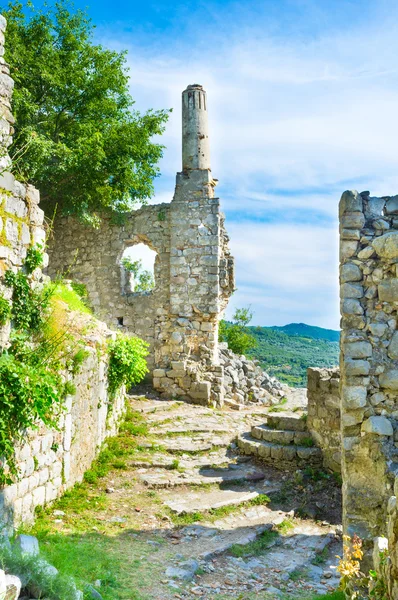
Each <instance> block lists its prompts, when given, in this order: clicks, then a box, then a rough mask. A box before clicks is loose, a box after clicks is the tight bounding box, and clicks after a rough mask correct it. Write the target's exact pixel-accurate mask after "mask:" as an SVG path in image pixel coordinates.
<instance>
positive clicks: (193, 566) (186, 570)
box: [165, 559, 199, 581]
mask: <svg viewBox="0 0 398 600" xmlns="http://www.w3.org/2000/svg"><path fill="white" fill-rule="evenodd" d="M198 568H199V563H198V562H197V561H196V560H193V559H192V560H189V561H187V562H185V563H182V564H181V566H180V567H172V566H171V567H167V569H166V571H165V574H166V577H170V578H171V579H179V580H181V581H191V580H192V579H193V578H194V575H195V573H196V571H197V570H198Z"/></svg>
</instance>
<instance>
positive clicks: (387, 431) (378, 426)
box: [361, 416, 394, 436]
mask: <svg viewBox="0 0 398 600" xmlns="http://www.w3.org/2000/svg"><path fill="white" fill-rule="evenodd" d="M361 431H363V432H365V433H374V434H375V435H388V436H390V435H393V434H394V430H393V428H392V425H391V422H390V421H389V420H388V419H387V418H386V417H381V416H373V417H369V419H366V421H364V422H363V423H362V426H361Z"/></svg>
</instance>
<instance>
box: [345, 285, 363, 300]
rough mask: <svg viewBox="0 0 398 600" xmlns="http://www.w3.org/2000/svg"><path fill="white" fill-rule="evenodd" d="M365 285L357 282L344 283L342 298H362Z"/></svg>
mask: <svg viewBox="0 0 398 600" xmlns="http://www.w3.org/2000/svg"><path fill="white" fill-rule="evenodd" d="M362 296H363V287H362V286H361V285H359V284H356V283H343V284H342V285H341V287H340V297H341V298H362Z"/></svg>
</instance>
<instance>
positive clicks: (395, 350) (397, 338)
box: [387, 331, 398, 359]
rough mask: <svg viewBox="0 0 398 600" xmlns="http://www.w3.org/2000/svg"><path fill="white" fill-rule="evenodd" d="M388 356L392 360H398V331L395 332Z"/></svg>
mask: <svg viewBox="0 0 398 600" xmlns="http://www.w3.org/2000/svg"><path fill="white" fill-rule="evenodd" d="M387 354H388V356H389V357H390V358H393V359H396V358H398V331H394V333H393V336H392V338H391V342H390V344H389V346H388V351H387Z"/></svg>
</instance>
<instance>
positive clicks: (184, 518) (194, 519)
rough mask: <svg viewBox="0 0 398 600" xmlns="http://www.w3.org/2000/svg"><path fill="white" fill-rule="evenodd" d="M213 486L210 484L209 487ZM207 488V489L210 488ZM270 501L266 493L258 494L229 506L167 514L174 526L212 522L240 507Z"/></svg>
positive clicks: (234, 511)
mask: <svg viewBox="0 0 398 600" xmlns="http://www.w3.org/2000/svg"><path fill="white" fill-rule="evenodd" d="M211 487H213V486H211V485H210V488H211ZM210 488H209V489H210ZM269 502H270V499H269V497H268V496H267V495H266V494H259V495H258V496H256V497H255V498H252V499H251V500H248V501H247V502H243V503H242V504H239V505H233V504H232V505H229V506H220V508H212V509H210V510H206V511H201V512H199V511H196V512H193V513H182V514H179V515H177V514H176V513H173V512H171V511H170V512H169V513H168V516H169V517H170V519H171V520H172V522H173V524H174V525H175V526H176V527H186V526H187V525H193V524H194V523H198V522H200V521H206V522H207V523H214V521H217V520H218V519H222V518H223V517H228V516H229V515H231V514H234V513H236V512H238V511H240V510H241V509H242V508H248V507H249V506H260V505H266V504H268V503H269Z"/></svg>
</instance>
